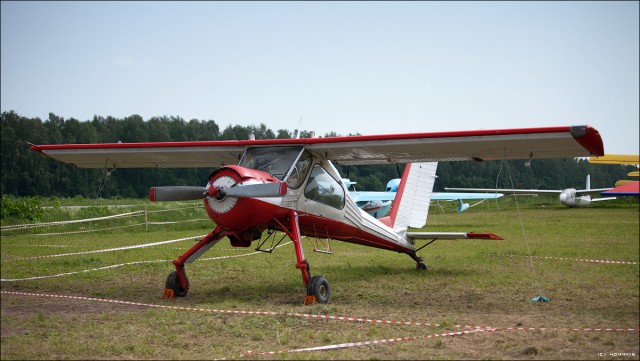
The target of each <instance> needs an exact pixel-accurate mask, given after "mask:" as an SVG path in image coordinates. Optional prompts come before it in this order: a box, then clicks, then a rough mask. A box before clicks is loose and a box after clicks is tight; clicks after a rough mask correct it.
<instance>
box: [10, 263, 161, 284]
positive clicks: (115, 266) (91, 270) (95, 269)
mask: <svg viewBox="0 0 640 361" xmlns="http://www.w3.org/2000/svg"><path fill="white" fill-rule="evenodd" d="M160 262H171V260H169V259H159V260H153V261H134V262H127V263H120V264H113V265H110V266H104V267H98V268H91V269H85V270H82V271H75V272H65V273H58V274H55V275H47V276H33V277H25V278H2V279H0V282H18V281H32V280H42V279H46V278H56V277H63V276H71V275H77V274H80V273H87V272H94V271H103V270H107V269H112V268H118V267H123V266H129V265H135V264H144V263H160Z"/></svg>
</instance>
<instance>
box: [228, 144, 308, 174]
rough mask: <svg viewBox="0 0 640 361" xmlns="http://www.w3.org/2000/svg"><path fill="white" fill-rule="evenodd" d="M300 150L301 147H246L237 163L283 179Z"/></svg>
mask: <svg viewBox="0 0 640 361" xmlns="http://www.w3.org/2000/svg"><path fill="white" fill-rule="evenodd" d="M301 151H302V147H255V148H248V149H247V150H246V151H245V152H244V155H243V156H242V159H241V160H240V164H238V165H239V166H241V167H245V168H251V169H256V170H260V171H263V172H267V173H269V174H271V175H272V176H274V177H276V178H278V179H280V180H284V177H285V176H286V175H287V173H288V172H289V169H291V167H292V166H293V163H294V162H295V161H296V159H297V158H298V156H299V155H300V152H301Z"/></svg>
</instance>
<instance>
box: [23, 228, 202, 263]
mask: <svg viewBox="0 0 640 361" xmlns="http://www.w3.org/2000/svg"><path fill="white" fill-rule="evenodd" d="M204 236H206V235H205V234H203V235H200V236H191V237H185V238H179V239H171V240H168V241H160V242H153V243H145V244H137V245H134V246H123V247H116V248H107V249H97V250H94V251H82V252H73V253H61V254H49V255H45V256H33V257H25V258H15V259H13V261H25V260H30V259H41V258H55V257H66V256H77V255H81V254H92V253H105V252H115V251H122V250H125V249H135V248H146V247H153V246H160V245H163V244H167V243H175V242H181V241H186V240H189V239H193V238H196V239H202V238H203V237H204Z"/></svg>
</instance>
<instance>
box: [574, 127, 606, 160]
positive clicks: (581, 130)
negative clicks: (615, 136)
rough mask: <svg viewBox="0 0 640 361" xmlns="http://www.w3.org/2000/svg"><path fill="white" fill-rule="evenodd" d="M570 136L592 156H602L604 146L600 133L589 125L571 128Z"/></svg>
mask: <svg viewBox="0 0 640 361" xmlns="http://www.w3.org/2000/svg"><path fill="white" fill-rule="evenodd" d="M571 135H573V138H574V139H575V140H576V141H577V142H578V143H580V145H581V146H583V147H584V148H585V149H586V150H588V151H589V153H591V155H594V156H603V155H604V145H603V143H602V137H601V136H600V132H598V130H597V129H596V128H593V127H592V126H590V125H580V126H573V127H571Z"/></svg>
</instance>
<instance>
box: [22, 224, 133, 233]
mask: <svg viewBox="0 0 640 361" xmlns="http://www.w3.org/2000/svg"><path fill="white" fill-rule="evenodd" d="M143 225H144V223H136V224H129V225H126V226H116V227H108V228H99V229H87V230H84V231H69V232H53V233H36V234H32V236H64V235H67V234H81V233H91V232H101V231H110V230H114V229H121V228H129V227H137V226H143Z"/></svg>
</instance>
